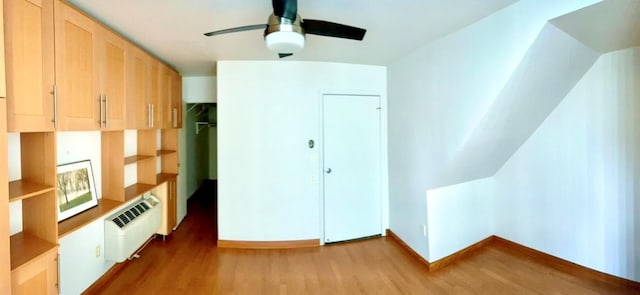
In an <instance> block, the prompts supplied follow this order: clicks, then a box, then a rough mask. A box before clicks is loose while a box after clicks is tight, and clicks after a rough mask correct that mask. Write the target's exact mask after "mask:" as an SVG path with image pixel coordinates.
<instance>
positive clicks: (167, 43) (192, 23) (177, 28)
mask: <svg viewBox="0 0 640 295" xmlns="http://www.w3.org/2000/svg"><path fill="white" fill-rule="evenodd" d="M68 1H69V2H71V3H73V4H75V5H76V6H78V7H80V8H81V9H83V10H84V11H86V12H87V13H89V14H91V15H93V16H94V17H96V18H97V19H99V20H101V21H102V22H104V23H105V24H107V25H108V26H110V27H111V28H113V29H114V30H116V31H118V32H121V33H123V35H125V36H127V37H128V38H130V39H131V40H133V41H134V42H135V43H137V44H139V45H141V46H142V47H144V48H146V49H147V50H149V51H150V52H151V53H153V54H154V55H156V56H158V57H159V58H160V59H162V60H164V61H166V62H167V63H169V64H171V65H173V66H174V67H175V68H176V69H177V70H178V71H180V73H181V74H182V75H183V76H199V75H210V74H214V73H215V62H216V61H217V60H274V59H277V54H276V53H274V52H271V51H269V50H268V49H266V47H265V45H264V40H263V37H262V32H261V31H260V30H257V31H247V32H241V33H235V34H229V35H221V36H213V37H205V36H204V35H203V33H205V32H209V31H214V30H219V29H225V28H229V27H236V26H243V25H253V24H263V23H266V22H267V17H268V16H269V14H270V13H271V12H272V8H271V1H269V0H234V1H232V0H207V1H205V0H181V1H177V0H135V1H132V0H109V1H106V0H104V1H96V0H68ZM514 2H516V0H483V1H478V0H394V1H391V0H378V1H373V0H315V1H311V0H299V1H298V13H299V14H300V15H301V16H302V18H303V19H304V18H310V19H322V20H328V21H333V22H338V23H343V24H347V25H352V26H357V27H362V28H366V29H367V34H366V36H365V39H364V41H362V42H358V41H352V40H345V39H338V38H327V37H321V36H314V35H307V38H306V39H307V40H306V45H305V49H304V50H303V51H302V52H300V53H298V54H296V55H294V56H292V57H288V58H287V60H307V61H334V62H346V63H359V64H373V65H387V64H389V63H390V62H392V61H394V60H396V59H397V58H399V57H401V56H403V55H404V54H407V53H408V52H410V51H412V50H413V49H415V48H417V47H419V46H422V45H424V44H426V43H428V42H430V41H432V40H434V39H436V38H438V37H440V36H444V35H446V34H448V33H451V32H453V31H455V30H457V29H459V28H462V27H464V26H466V25H469V24H471V23H473V22H475V21H477V20H479V19H481V18H483V17H485V16H487V15H489V14H491V13H493V12H495V11H497V10H499V9H501V8H503V7H505V6H507V5H509V4H511V3H514Z"/></svg>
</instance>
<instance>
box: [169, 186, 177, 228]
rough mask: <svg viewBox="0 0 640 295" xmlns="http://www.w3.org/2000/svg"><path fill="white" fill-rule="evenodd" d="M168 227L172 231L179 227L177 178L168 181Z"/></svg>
mask: <svg viewBox="0 0 640 295" xmlns="http://www.w3.org/2000/svg"><path fill="white" fill-rule="evenodd" d="M167 195H168V199H169V200H168V202H167V204H168V205H167V227H168V228H169V229H171V230H173V229H174V228H176V226H177V225H178V220H177V218H176V216H177V214H176V213H177V204H178V200H177V187H176V178H173V179H170V180H169V181H167Z"/></svg>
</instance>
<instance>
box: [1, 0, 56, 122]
mask: <svg viewBox="0 0 640 295" xmlns="http://www.w3.org/2000/svg"><path fill="white" fill-rule="evenodd" d="M3 7H4V27H5V30H4V33H5V35H4V47H5V54H6V56H5V59H4V61H5V62H6V64H5V66H6V83H7V84H6V97H7V117H6V118H7V129H8V130H9V131H12V132H30V131H53V130H54V128H55V127H54V101H53V87H54V84H55V80H54V71H55V70H54V43H53V38H54V32H53V1H52V0H4V3H3Z"/></svg>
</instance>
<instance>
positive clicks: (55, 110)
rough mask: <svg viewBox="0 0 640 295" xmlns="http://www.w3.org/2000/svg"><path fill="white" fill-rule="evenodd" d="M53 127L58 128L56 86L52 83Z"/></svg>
mask: <svg viewBox="0 0 640 295" xmlns="http://www.w3.org/2000/svg"><path fill="white" fill-rule="evenodd" d="M51 94H53V120H51V122H53V129H58V86H57V85H53V91H52V92H51Z"/></svg>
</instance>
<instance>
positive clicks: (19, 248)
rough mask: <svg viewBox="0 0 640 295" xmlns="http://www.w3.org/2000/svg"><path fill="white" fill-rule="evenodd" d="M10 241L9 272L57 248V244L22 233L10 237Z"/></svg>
mask: <svg viewBox="0 0 640 295" xmlns="http://www.w3.org/2000/svg"><path fill="white" fill-rule="evenodd" d="M10 240H11V271H14V270H16V269H18V268H20V267H21V266H23V265H25V264H27V263H28V262H29V261H32V260H33V259H35V258H36V257H38V256H40V255H42V254H45V253H47V252H49V250H52V249H55V248H57V247H58V245H57V244H54V243H51V242H47V241H45V240H43V239H40V238H38V237H35V236H33V235H30V234H27V233H24V232H20V233H17V234H15V235H12V236H11V238H10Z"/></svg>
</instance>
